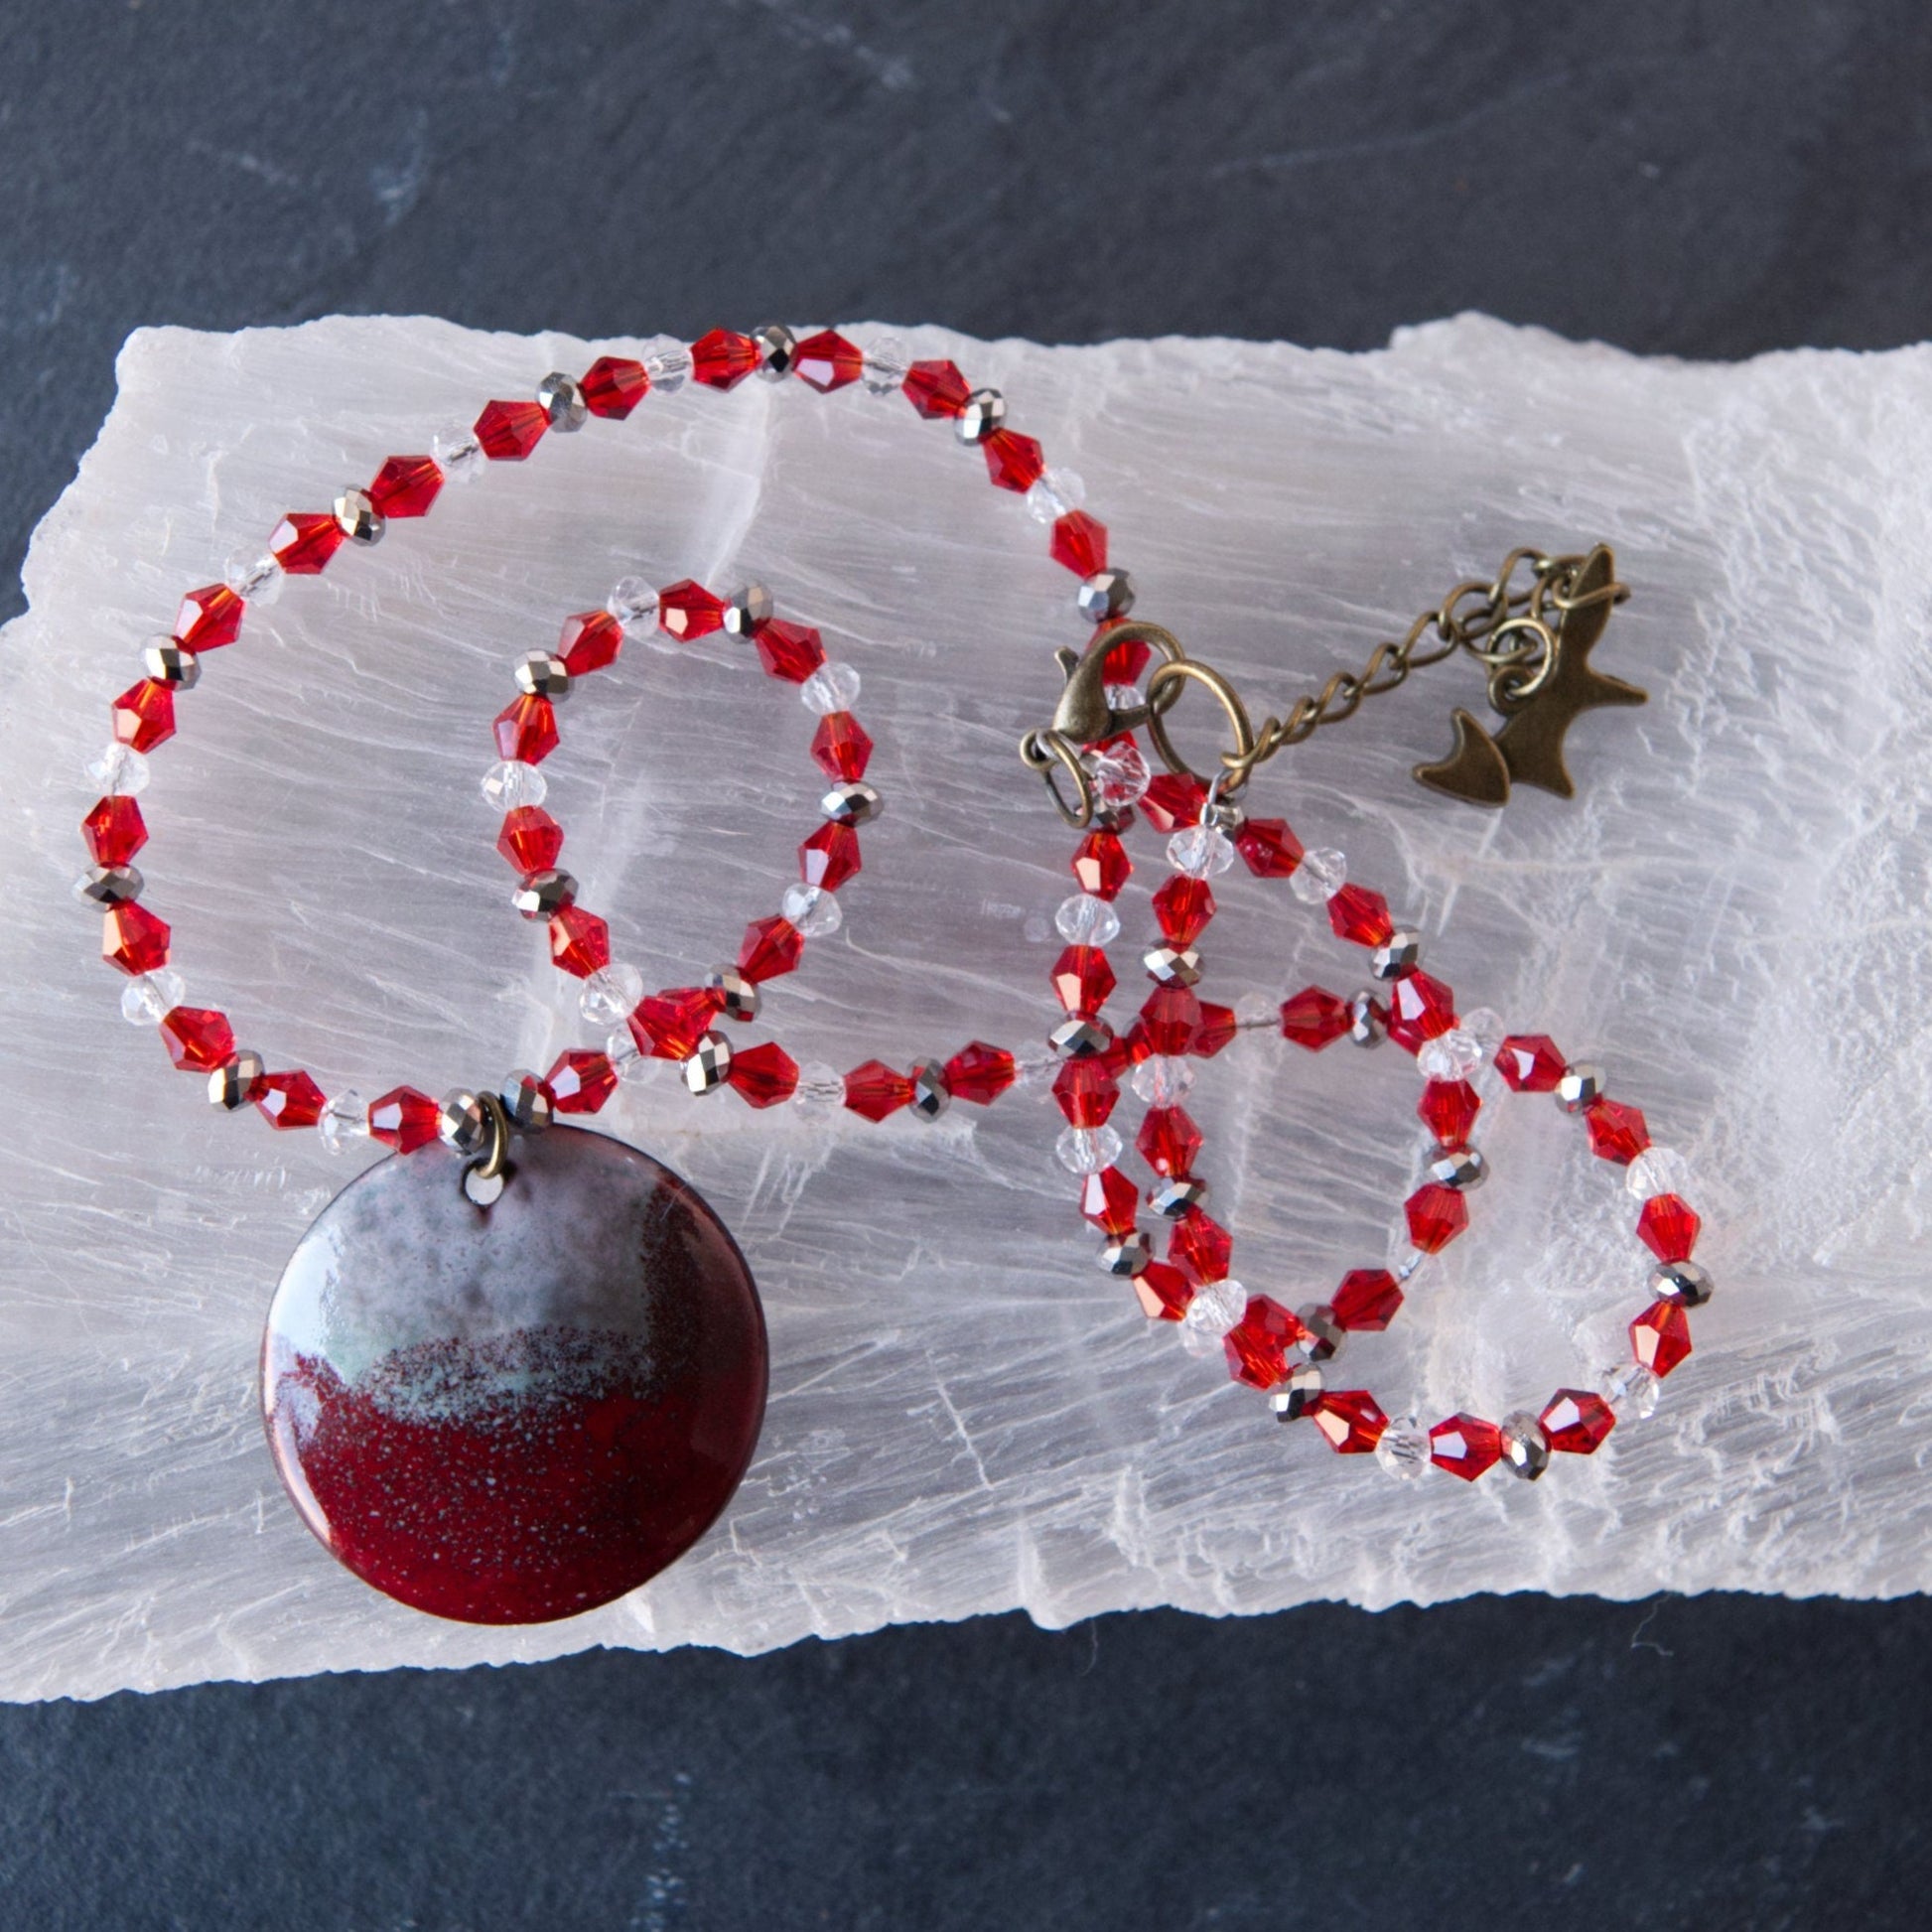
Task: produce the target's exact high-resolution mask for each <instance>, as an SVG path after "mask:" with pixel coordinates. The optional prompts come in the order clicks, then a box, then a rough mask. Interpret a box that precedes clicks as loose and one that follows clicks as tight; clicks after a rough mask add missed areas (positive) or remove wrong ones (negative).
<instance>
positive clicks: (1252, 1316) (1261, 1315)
mask: <svg viewBox="0 0 1932 1932" xmlns="http://www.w3.org/2000/svg"><path fill="white" fill-rule="evenodd" d="M1307 1333H1308V1330H1307V1329H1306V1328H1304V1327H1303V1326H1302V1324H1301V1322H1299V1321H1298V1320H1297V1319H1296V1318H1295V1316H1294V1315H1292V1314H1291V1313H1290V1312H1289V1311H1288V1310H1286V1309H1285V1308H1283V1307H1282V1305H1281V1304H1280V1303H1279V1302H1277V1301H1275V1300H1274V1299H1273V1298H1272V1297H1271V1296H1267V1295H1250V1296H1249V1297H1248V1306H1247V1308H1246V1310H1245V1311H1243V1313H1242V1316H1241V1319H1240V1320H1239V1321H1237V1322H1236V1323H1235V1324H1234V1326H1233V1327H1232V1328H1230V1329H1229V1330H1228V1331H1227V1333H1226V1334H1225V1335H1223V1336H1222V1337H1221V1346H1222V1348H1223V1349H1225V1350H1226V1351H1227V1358H1228V1373H1229V1374H1230V1375H1231V1376H1233V1377H1234V1379H1235V1380H1236V1381H1237V1382H1245V1383H1247V1385H1248V1386H1249V1388H1251V1389H1272V1388H1273V1387H1274V1386H1275V1384H1276V1383H1277V1382H1279V1381H1280V1380H1281V1379H1282V1377H1283V1376H1284V1375H1286V1374H1287V1373H1288V1351H1289V1350H1290V1349H1291V1348H1293V1347H1294V1346H1295V1344H1296V1343H1297V1342H1298V1341H1300V1340H1301V1339H1302V1337H1303V1336H1304V1335H1306V1334H1307Z"/></svg>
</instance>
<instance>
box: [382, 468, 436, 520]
mask: <svg viewBox="0 0 1932 1932" xmlns="http://www.w3.org/2000/svg"><path fill="white" fill-rule="evenodd" d="M442 487H443V469H442V466H441V465H440V464H439V463H438V462H437V461H436V459H435V458H434V457H428V456H392V457H391V458H390V459H389V461H388V462H387V463H385V464H384V465H383V466H382V468H381V469H380V470H378V471H377V472H376V473H375V481H374V482H373V483H370V484H369V501H370V502H372V503H373V504H374V505H375V506H376V508H377V509H378V510H380V511H381V512H382V514H383V515H384V516H427V515H428V514H429V506H430V505H431V504H432V503H433V502H435V501H436V498H437V493H438V492H439V491H440V490H441V489H442Z"/></svg>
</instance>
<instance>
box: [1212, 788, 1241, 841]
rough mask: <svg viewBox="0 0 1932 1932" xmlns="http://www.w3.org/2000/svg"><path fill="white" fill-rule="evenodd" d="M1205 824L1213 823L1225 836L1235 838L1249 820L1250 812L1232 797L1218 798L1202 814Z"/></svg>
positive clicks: (1216, 829) (1215, 828)
mask: <svg viewBox="0 0 1932 1932" xmlns="http://www.w3.org/2000/svg"><path fill="white" fill-rule="evenodd" d="M1201 820H1202V823H1203V824H1207V825H1211V826H1212V827H1213V828H1214V830H1215V831H1217V832H1219V833H1220V834H1221V836H1222V837H1223V838H1229V839H1231V838H1233V837H1234V835H1235V834H1236V833H1237V832H1239V831H1240V830H1241V828H1242V827H1243V826H1244V825H1246V824H1247V822H1248V814H1247V813H1246V812H1244V811H1243V810H1242V809H1241V807H1240V806H1239V805H1237V804H1235V802H1234V801H1233V800H1232V799H1231V798H1217V799H1215V801H1214V802H1213V804H1211V805H1209V806H1208V807H1207V809H1206V810H1205V811H1204V812H1203V813H1202V814H1201Z"/></svg>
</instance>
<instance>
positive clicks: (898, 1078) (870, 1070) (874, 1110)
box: [845, 1060, 912, 1122]
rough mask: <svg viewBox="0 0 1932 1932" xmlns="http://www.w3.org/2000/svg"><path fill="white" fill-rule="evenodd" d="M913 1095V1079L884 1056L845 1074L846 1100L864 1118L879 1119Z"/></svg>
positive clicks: (895, 1111)
mask: <svg viewBox="0 0 1932 1932" xmlns="http://www.w3.org/2000/svg"><path fill="white" fill-rule="evenodd" d="M911 1098H912V1082H911V1081H910V1080H908V1079H907V1078H906V1077H905V1075H904V1074H902V1073H895V1072H894V1071H893V1069H892V1068H891V1067H890V1066H888V1065H887V1064H886V1062H885V1061H884V1060H867V1061H866V1063H865V1064H864V1065H863V1066H855V1067H854V1068H853V1069H852V1071H851V1072H850V1073H848V1074H847V1075H846V1076H845V1104H846V1105H847V1106H848V1107H849V1108H851V1110H852V1111H853V1112H854V1113H855V1114H858V1115H859V1116H861V1117H862V1118H863V1119H865V1120H870V1121H874V1122H878V1121H882V1120H884V1119H885V1118H886V1116H887V1115H888V1114H896V1113H897V1112H898V1110H899V1109H900V1108H901V1107H903V1106H904V1105H905V1104H906V1103H907V1102H908V1101H909V1100H910V1099H911Z"/></svg>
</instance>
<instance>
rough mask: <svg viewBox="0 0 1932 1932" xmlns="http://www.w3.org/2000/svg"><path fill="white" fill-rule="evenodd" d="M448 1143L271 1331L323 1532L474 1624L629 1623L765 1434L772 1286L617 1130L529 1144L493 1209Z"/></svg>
mask: <svg viewBox="0 0 1932 1932" xmlns="http://www.w3.org/2000/svg"><path fill="white" fill-rule="evenodd" d="M466 1165H468V1164H466V1162H465V1161H464V1160H463V1159H462V1158H461V1157H460V1156H458V1155H455V1154H452V1153H450V1152H448V1151H447V1150H445V1149H443V1148H441V1147H427V1148H422V1149H419V1150H418V1151H417V1152H415V1153H413V1154H410V1155H408V1156H392V1157H391V1158H390V1159H388V1160H386V1161H382V1162H379V1163H378V1164H377V1165H376V1166H375V1167H373V1168H371V1169H370V1170H369V1171H368V1172H367V1173H364V1174H362V1175H360V1176H359V1177H358V1178H356V1179H355V1180H352V1181H351V1182H350V1183H349V1184H348V1185H347V1186H346V1187H345V1188H344V1189H343V1191H342V1192H341V1193H340V1194H338V1195H337V1196H336V1198H335V1199H334V1200H333V1201H332V1202H331V1203H330V1204H329V1206H328V1207H326V1208H325V1209H324V1210H323V1212H322V1214H321V1215H320V1216H319V1217H318V1219H317V1220H316V1222H315V1224H314V1225H313V1226H312V1227H311V1228H310V1229H309V1231H308V1233H307V1234H306V1235H304V1236H303V1238H302V1243H301V1245H300V1246H299V1247H298V1248H297V1249H296V1251H295V1254H294V1256H293V1258H292V1259H291V1260H290V1262H289V1265H288V1267H287V1269H286V1270H285V1271H284V1273H283V1276H282V1280H281V1284H280V1286H279V1287H278V1288H277V1289H276V1291H275V1298H274V1301H273V1302H272V1303H271V1304H270V1307H269V1311H268V1326H267V1331H266V1333H265V1334H264V1336H263V1340H262V1415H263V1419H264V1422H265V1423H266V1425H267V1430H268V1440H269V1447H270V1449H272V1450H273V1452H274V1456H275V1461H276V1464H277V1466H278V1467H279V1469H280V1470H281V1474H282V1480H283V1481H284V1482H285V1483H286V1484H287V1485H288V1491H289V1494H290V1496H291V1497H292V1498H293V1499H294V1502H295V1505H296V1507H297V1509H299V1510H300V1511H301V1512H302V1517H303V1520H304V1521H305V1522H307V1524H308V1525H309V1527H310V1528H311V1529H312V1530H313V1531H314V1532H315V1533H316V1535H317V1536H318V1537H320V1538H321V1539H322V1541H323V1543H324V1544H325V1545H326V1546H327V1547H328V1548H329V1550H330V1551H331V1553H332V1554H333V1555H335V1556H336V1557H337V1558H338V1559H339V1560H340V1561H341V1562H343V1563H344V1564H345V1565H346V1566H347V1567H348V1568H349V1569H350V1570H352V1571H353V1572H354V1573H355V1575H356V1576H358V1577H360V1578H361V1579H362V1580H363V1582H365V1583H368V1584H372V1585H374V1587H376V1588H377V1589H380V1590H383V1591H386V1592H387V1593H388V1594H389V1595H391V1596H393V1597H396V1598H398V1599H399V1600H400V1601H402V1602H404V1603H408V1604H410V1605H412V1606H413V1607H414V1608H416V1609H419V1610H428V1611H430V1612H432V1613H433V1614H435V1615H437V1616H446V1617H456V1618H460V1619H462V1620H463V1621H465V1622H470V1623H540V1622H544V1621H547V1620H548V1619H550V1618H552V1617H562V1616H574V1615H576V1614H577V1613H578V1612H579V1611H582V1610H588V1609H593V1608H595V1607H596V1606H597V1605H598V1604H600V1603H608V1602H609V1601H611V1599H612V1598H613V1597H617V1596H621V1595H623V1594H624V1592H625V1591H626V1590H631V1589H634V1588H636V1587H637V1586H638V1585H639V1584H641V1583H644V1582H645V1581H646V1580H647V1579H649V1578H651V1577H654V1576H655V1575H656V1574H657V1573H658V1572H659V1571H660V1570H662V1569H664V1567H665V1566H666V1565H667V1564H670V1563H673V1562H675V1561H676V1560H677V1558H678V1557H680V1556H682V1555H683V1554H684V1552H685V1551H686V1550H688V1549H689V1548H690V1547H691V1545H692V1544H693V1543H695V1542H696V1541H697V1540H698V1538H699V1537H701V1536H702V1535H703V1534H704V1533H705V1531H706V1530H707V1529H708V1528H709V1527H710V1526H711V1524H712V1523H713V1522H714V1521H715V1520H716V1519H717V1517H718V1515H719V1513H720V1512H721V1511H722V1510H723V1509H724V1507H725V1505H726V1503H727V1502H729V1501H730V1499H731V1495H732V1492H733V1490H735V1489H736V1488H737V1487H738V1483H739V1478H740V1477H741V1476H743V1474H744V1473H745V1469H746V1466H747V1465H748V1464H749V1462H750V1461H751V1458H752V1451H753V1449H754V1448H755V1447H756V1446H757V1443H758V1436H759V1424H760V1423H761V1421H762V1420H763V1416H764V1396H765V1381H766V1351H765V1337H764V1316H763V1312H762V1311H761V1310H760V1309H759V1299H758V1291H757V1289H756V1288H755V1286H754V1285H753V1281H752V1275H751V1271H750V1269H749V1268H747V1266H746V1264H745V1258H744V1256H743V1255H741V1254H740V1253H739V1251H738V1247H737V1244H736V1243H735V1242H734V1241H733V1240H732V1238H731V1236H730V1234H728V1233H727V1232H726V1230H725V1226H724V1224H723V1222H721V1221H720V1220H719V1219H718V1217H717V1215H716V1214H714V1213H713V1212H712V1211H711V1209H710V1207H709V1206H708V1205H707V1204H706V1202H705V1201H704V1199H703V1197H702V1196H701V1195H700V1194H698V1193H697V1191H696V1190H695V1189H694V1188H692V1187H691V1186H690V1185H689V1184H688V1183H687V1182H685V1181H684V1180H682V1179H680V1178H679V1177H678V1175H676V1174H674V1173H671V1172H670V1170H669V1169H668V1168H665V1167H663V1166H661V1165H660V1164H659V1163H658V1162H656V1161H653V1160H652V1159H651V1158H650V1157H649V1156H648V1155H646V1154H640V1153H639V1152H638V1151H637V1150H636V1149H635V1148H630V1147H626V1146H624V1145H623V1144H622V1143H621V1142H620V1141H614V1140H610V1139H608V1138H606V1137H605V1136H603V1135H601V1134H588V1133H584V1132H581V1131H579V1130H576V1129H573V1128H566V1127H557V1128H552V1129H551V1130H550V1131H549V1132H547V1133H544V1134H538V1135H531V1136H528V1137H524V1138H520V1139H519V1140H518V1141H517V1142H516V1144H515V1151H514V1167H513V1171H512V1173H511V1176H510V1181H509V1185H508V1186H506V1187H505V1188H504V1189H503V1191H502V1193H501V1195H500V1196H499V1197H498V1198H497V1199H496V1200H495V1201H494V1203H493V1204H492V1205H490V1206H488V1207H480V1206H478V1205H477V1204H476V1203H475V1202H473V1201H472V1200H471V1199H470V1198H469V1197H468V1196H467V1195H466V1193H465V1192H464V1188H463V1174H464V1170H465V1167H466Z"/></svg>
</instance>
